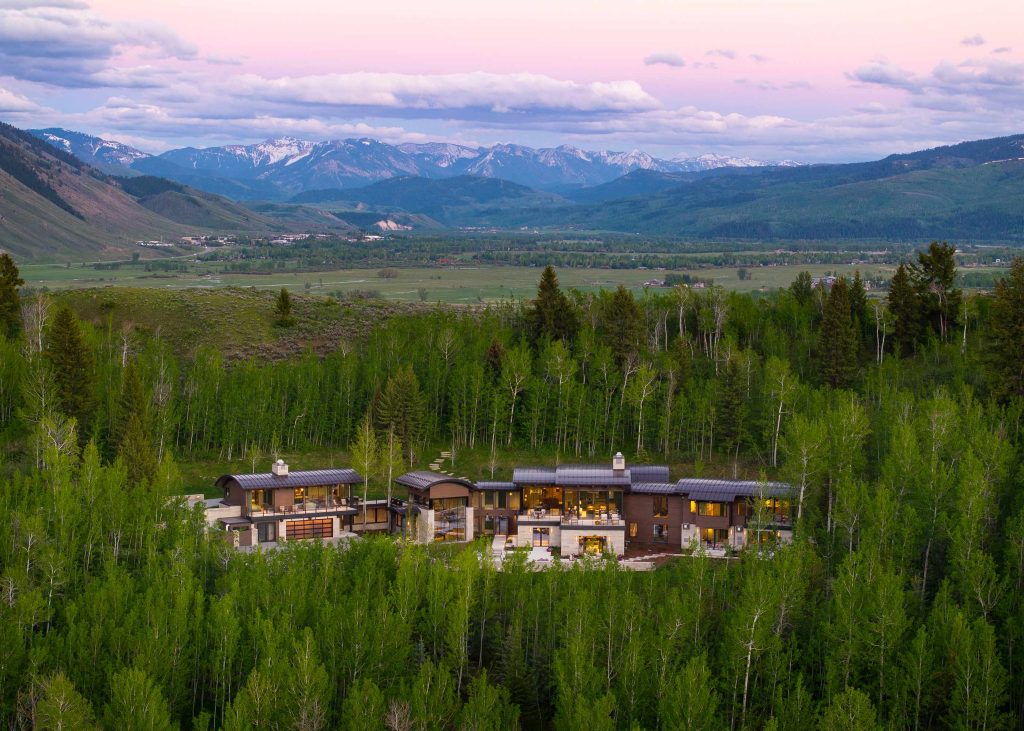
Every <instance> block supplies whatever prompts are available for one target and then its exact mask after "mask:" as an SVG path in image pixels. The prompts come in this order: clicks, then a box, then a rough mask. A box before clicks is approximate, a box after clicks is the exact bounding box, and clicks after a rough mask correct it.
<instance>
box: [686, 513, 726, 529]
mask: <svg viewBox="0 0 1024 731" xmlns="http://www.w3.org/2000/svg"><path fill="white" fill-rule="evenodd" d="M694 523H695V524H696V525H697V527H698V528H728V527H729V516H727V515H723V516H722V517H721V518H714V517H712V516H710V515H698V516H696V517H695V518H694Z"/></svg>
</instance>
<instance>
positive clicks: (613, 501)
mask: <svg viewBox="0 0 1024 731" xmlns="http://www.w3.org/2000/svg"><path fill="white" fill-rule="evenodd" d="M565 510H566V513H567V514H569V515H573V516H575V517H577V518H600V517H603V516H604V515H606V514H607V515H609V516H610V515H611V514H613V513H619V514H621V513H622V491H621V490H575V489H568V490H566V491H565Z"/></svg>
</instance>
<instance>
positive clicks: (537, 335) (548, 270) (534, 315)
mask: <svg viewBox="0 0 1024 731" xmlns="http://www.w3.org/2000/svg"><path fill="white" fill-rule="evenodd" d="M526 320H527V323H528V325H529V328H530V335H531V337H532V338H533V341H534V342H535V343H536V342H540V341H541V340H572V339H573V338H575V337H576V330H577V329H578V327H579V325H578V323H577V320H576V311H575V310H574V309H573V306H572V303H571V302H569V298H568V297H566V296H565V293H564V292H562V290H561V288H560V287H559V285H558V275H557V274H555V270H554V268H553V267H552V266H551V265H550V264H549V265H548V266H546V267H544V271H543V273H542V274H541V276H540V284H539V285H538V286H537V299H535V300H534V301H533V304H532V306H531V307H530V309H529V310H527V313H526Z"/></svg>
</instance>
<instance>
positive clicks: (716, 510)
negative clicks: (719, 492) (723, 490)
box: [697, 501, 725, 518]
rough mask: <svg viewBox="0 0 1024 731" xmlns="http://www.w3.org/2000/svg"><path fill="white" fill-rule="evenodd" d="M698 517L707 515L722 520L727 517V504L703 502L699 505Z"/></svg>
mask: <svg viewBox="0 0 1024 731" xmlns="http://www.w3.org/2000/svg"><path fill="white" fill-rule="evenodd" d="M697 515H705V516H707V517H709V518H721V517H722V516H723V515H725V503H710V502H704V501H701V502H699V503H697Z"/></svg>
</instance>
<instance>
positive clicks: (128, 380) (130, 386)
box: [110, 360, 150, 450]
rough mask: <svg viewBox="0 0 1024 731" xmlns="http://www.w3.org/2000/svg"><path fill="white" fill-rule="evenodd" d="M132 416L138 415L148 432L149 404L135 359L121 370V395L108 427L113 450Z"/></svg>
mask: <svg viewBox="0 0 1024 731" xmlns="http://www.w3.org/2000/svg"><path fill="white" fill-rule="evenodd" d="M132 416H138V417H139V419H140V421H141V422H142V426H143V427H144V429H145V430H146V431H147V433H148V430H149V426H150V423H149V404H148V403H147V399H146V391H145V387H144V386H143V385H142V379H141V378H140V377H139V371H138V368H137V367H136V366H135V361H133V360H129V361H128V363H127V364H126V365H125V367H124V370H123V371H122V372H121V395H120V398H119V399H118V404H117V409H116V413H115V415H114V420H113V424H112V425H111V429H110V431H111V433H110V444H111V445H112V446H113V448H114V449H115V450H117V449H120V448H121V444H122V442H123V441H124V437H125V434H126V433H127V431H128V422H129V421H131V418H132Z"/></svg>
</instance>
